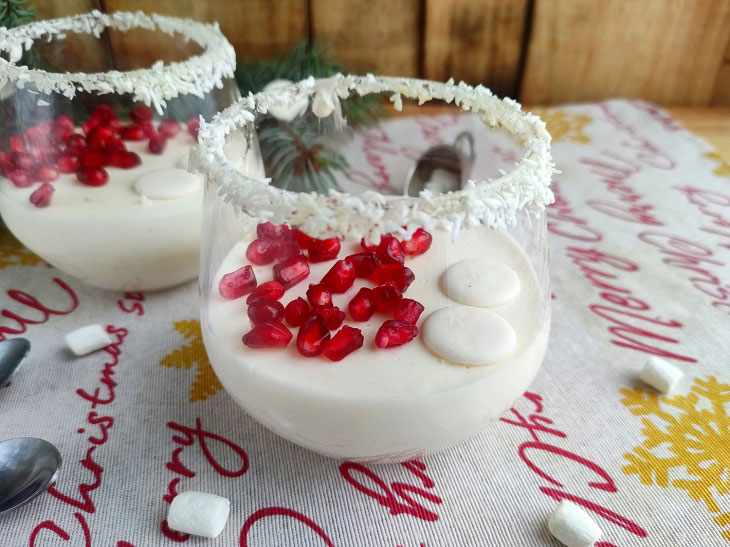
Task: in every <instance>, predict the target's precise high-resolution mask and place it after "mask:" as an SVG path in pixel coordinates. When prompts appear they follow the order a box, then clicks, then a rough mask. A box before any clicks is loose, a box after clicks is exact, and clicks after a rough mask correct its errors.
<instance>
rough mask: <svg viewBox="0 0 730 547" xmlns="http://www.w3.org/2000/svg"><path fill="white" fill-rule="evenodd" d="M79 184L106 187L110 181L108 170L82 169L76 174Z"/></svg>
mask: <svg viewBox="0 0 730 547" xmlns="http://www.w3.org/2000/svg"><path fill="white" fill-rule="evenodd" d="M76 178H77V179H79V182H81V183H82V184H86V185H87V186H104V185H105V184H106V183H107V181H108V180H109V173H107V172H106V169H94V168H83V167H82V168H81V169H79V170H78V171H77V172H76Z"/></svg>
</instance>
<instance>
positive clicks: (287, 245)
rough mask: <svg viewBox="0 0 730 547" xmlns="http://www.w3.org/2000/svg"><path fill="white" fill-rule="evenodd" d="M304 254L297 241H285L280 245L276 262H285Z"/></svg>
mask: <svg viewBox="0 0 730 547" xmlns="http://www.w3.org/2000/svg"><path fill="white" fill-rule="evenodd" d="M300 254H302V248H301V247H300V246H299V243H297V242H296V241H284V242H282V243H280V244H279V250H278V252H277V254H276V260H278V261H279V262H284V261H287V260H291V259H292V258H294V257H295V256H299V255H300Z"/></svg>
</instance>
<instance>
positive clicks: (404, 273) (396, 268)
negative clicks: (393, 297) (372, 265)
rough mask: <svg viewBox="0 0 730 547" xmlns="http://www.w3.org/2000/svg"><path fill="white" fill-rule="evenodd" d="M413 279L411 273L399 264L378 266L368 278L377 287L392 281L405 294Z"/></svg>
mask: <svg viewBox="0 0 730 547" xmlns="http://www.w3.org/2000/svg"><path fill="white" fill-rule="evenodd" d="M415 278H416V276H415V275H413V271H412V270H411V269H410V268H408V267H406V266H403V265H401V264H383V265H382V266H378V267H377V268H376V269H375V271H374V272H373V275H372V276H371V277H370V279H372V280H373V281H374V282H375V283H377V284H378V285H383V284H384V283H386V282H388V281H392V282H393V283H395V286H396V287H398V290H399V291H401V292H405V291H406V289H408V287H409V286H410V284H411V283H413V280H414V279H415Z"/></svg>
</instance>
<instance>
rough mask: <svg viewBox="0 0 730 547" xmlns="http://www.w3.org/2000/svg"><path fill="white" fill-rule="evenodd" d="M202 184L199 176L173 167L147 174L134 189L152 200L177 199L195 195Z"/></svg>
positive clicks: (140, 178) (138, 181)
mask: <svg viewBox="0 0 730 547" xmlns="http://www.w3.org/2000/svg"><path fill="white" fill-rule="evenodd" d="M201 184H202V180H201V178H200V176H199V175H193V174H192V173H188V172H187V171H185V170H184V169H178V168H174V167H173V168H169V169H158V170H157V171H149V172H148V173H145V174H144V175H142V176H141V177H139V178H138V179H137V182H135V183H134V189H135V190H136V191H137V193H138V194H139V195H140V196H146V197H148V198H151V199H177V198H184V197H185V196H189V195H191V194H194V193H195V192H196V191H197V190H198V189H199V188H200V186H201Z"/></svg>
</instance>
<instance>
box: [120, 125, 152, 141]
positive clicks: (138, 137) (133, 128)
mask: <svg viewBox="0 0 730 547" xmlns="http://www.w3.org/2000/svg"><path fill="white" fill-rule="evenodd" d="M120 136H121V137H122V139H124V140H125V141H143V140H145V139H146V138H147V134H146V133H145V131H144V128H143V127H142V126H139V125H127V126H125V127H122V131H121V133H120Z"/></svg>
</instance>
